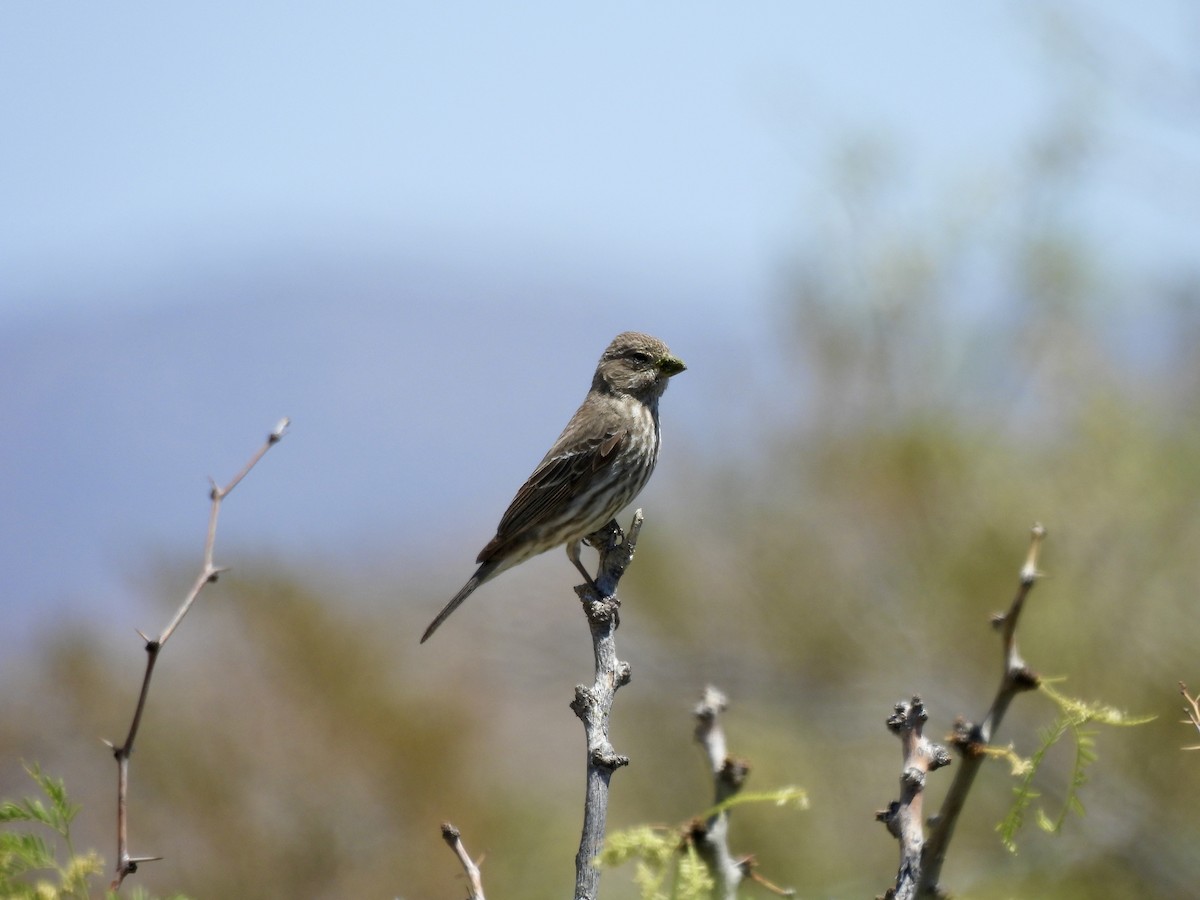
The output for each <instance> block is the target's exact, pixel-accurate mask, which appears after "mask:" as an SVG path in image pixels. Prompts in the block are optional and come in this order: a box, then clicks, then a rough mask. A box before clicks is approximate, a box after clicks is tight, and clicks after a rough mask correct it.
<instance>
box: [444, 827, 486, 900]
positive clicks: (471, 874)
mask: <svg viewBox="0 0 1200 900" xmlns="http://www.w3.org/2000/svg"><path fill="white" fill-rule="evenodd" d="M442 840H444V841H445V842H446V843H447V844H448V845H449V846H450V849H451V850H453V851H454V855H455V856H457V857H458V861H459V862H460V863H462V867H463V869H464V870H465V871H466V873H467V890H469V891H470V893H469V894H468V895H467V900H486V898H485V897H484V896H483V878H482V877H481V875H480V872H479V866H478V865H477V864H476V863H475V861H474V860H472V859H471V857H470V855H469V854H468V853H467V848H466V847H464V846H463V842H462V835H461V834H460V833H459V830H458V829H457V828H455V827H454V826H453V825H451V824H450V823H449V822H444V823H442Z"/></svg>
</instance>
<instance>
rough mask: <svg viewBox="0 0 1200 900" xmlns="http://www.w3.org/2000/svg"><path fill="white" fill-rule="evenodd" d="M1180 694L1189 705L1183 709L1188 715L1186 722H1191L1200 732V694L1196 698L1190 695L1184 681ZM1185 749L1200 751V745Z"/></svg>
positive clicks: (1180, 686) (1181, 683) (1180, 684)
mask: <svg viewBox="0 0 1200 900" xmlns="http://www.w3.org/2000/svg"><path fill="white" fill-rule="evenodd" d="M1179 693H1181V694H1182V695H1183V699H1184V700H1186V701H1187V704H1188V705H1187V706H1185V707H1184V708H1183V711H1184V712H1185V713H1187V719H1186V720H1185V721H1187V722H1191V723H1192V725H1193V726H1195V728H1196V730H1197V731H1200V694H1196V695H1195V696H1192V695H1191V694H1189V693H1188V689H1187V685H1186V684H1184V683H1183V682H1182V681H1181V682H1179ZM1183 749H1184V750H1200V745H1194V746H1191V747H1184V748H1183Z"/></svg>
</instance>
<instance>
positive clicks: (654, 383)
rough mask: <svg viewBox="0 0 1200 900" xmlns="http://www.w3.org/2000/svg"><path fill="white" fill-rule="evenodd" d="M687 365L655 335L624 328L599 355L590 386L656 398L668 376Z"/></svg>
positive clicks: (642, 397) (601, 389) (665, 383)
mask: <svg viewBox="0 0 1200 900" xmlns="http://www.w3.org/2000/svg"><path fill="white" fill-rule="evenodd" d="M686 368H687V366H685V365H684V364H683V361H682V360H680V359H678V358H676V357H674V356H672V355H671V351H670V349H668V347H667V345H666V344H664V343H663V342H662V341H660V340H659V339H658V338H656V337H651V336H650V335H648V334H641V333H640V332H637V331H625V332H622V333H621V334H618V335H617V336H616V337H615V338H613V342H612V343H611V344H609V345H608V349H607V350H605V351H604V355H603V356H601V357H600V363H599V365H597V366H596V377H595V378H594V379H593V380H592V390H600V391H605V392H612V393H618V394H632V395H633V396H635V397H637V398H638V399H639V400H643V401H649V400H656V399H658V398H659V397H661V396H662V392H663V391H665V390H666V389H667V379H669V378H670V377H671V376H672V375H678V374H679V373H680V372H682V371H683V370H684V369H686Z"/></svg>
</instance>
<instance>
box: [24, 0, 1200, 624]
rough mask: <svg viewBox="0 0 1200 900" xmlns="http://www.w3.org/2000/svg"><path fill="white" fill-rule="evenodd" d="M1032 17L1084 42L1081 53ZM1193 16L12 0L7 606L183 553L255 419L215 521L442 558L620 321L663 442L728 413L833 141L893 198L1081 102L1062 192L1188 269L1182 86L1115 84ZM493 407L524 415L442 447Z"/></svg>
mask: <svg viewBox="0 0 1200 900" xmlns="http://www.w3.org/2000/svg"><path fill="white" fill-rule="evenodd" d="M1048 9H1049V10H1053V11H1059V12H1062V13H1063V15H1064V16H1065V17H1066V20H1067V21H1071V22H1074V23H1075V24H1076V25H1080V26H1081V27H1083V28H1084V30H1085V31H1086V32H1087V33H1088V35H1089V36H1090V37H1092V38H1095V39H1097V40H1099V41H1100V42H1101V43H1102V44H1103V45H1105V46H1106V47H1108V48H1110V49H1113V50H1115V51H1117V52H1118V55H1119V59H1118V63H1119V65H1118V66H1117V69H1116V70H1115V71H1112V72H1109V73H1108V75H1107V76H1106V77H1107V78H1108V80H1106V78H1105V77H1097V75H1096V73H1095V72H1089V71H1086V67H1084V69H1083V70H1081V69H1080V68H1079V67H1078V66H1073V65H1071V64H1068V63H1064V62H1063V61H1062V60H1063V58H1064V57H1063V54H1062V53H1061V52H1057V51H1056V50H1055V44H1054V42H1055V40H1056V38H1054V37H1053V35H1054V34H1056V32H1055V30H1054V29H1053V28H1052V27H1050V26H1049V25H1048V24H1047V23H1048V21H1049V18H1048V13H1047V10H1048ZM1197 33H1200V26H1198V25H1197V22H1196V21H1195V17H1194V16H1193V15H1192V14H1191V13H1189V11H1188V7H1187V6H1186V4H1184V3H1178V4H1176V3H1156V4H1142V5H1140V6H1139V7H1138V8H1137V10H1131V9H1130V8H1128V7H1127V5H1125V4H1118V3H1116V2H1103V3H1094V4H1089V5H1088V6H1087V8H1086V15H1085V14H1084V11H1083V9H1082V8H1077V7H1073V6H1070V5H1066V4H1063V5H1058V4H1055V5H1053V6H1047V5H1046V4H1041V3H1015V4H1014V3H1000V2H980V3H969V4H968V3H950V2H938V3H918V4H895V3H888V4H885V3H872V4H866V3H851V4H824V5H820V6H818V5H815V4H801V3H783V2H776V3H757V4H737V5H735V4H714V3H653V4H647V3H638V4H629V3H617V4H606V5H604V6H603V7H584V6H582V5H579V4H560V3H554V4H550V3H526V4H488V3H451V4H446V3H443V4H405V3H384V2H378V3H371V2H348V3H338V4H317V3H286V4H285V3H249V4H247V3H228V2H212V3H208V4H204V5H199V6H197V5H184V4H165V3H157V4H151V3H120V4H111V3H110V4H75V3H58V2H17V0H13V2H6V3H4V4H3V5H2V6H0V123H3V125H2V127H3V139H0V378H2V379H3V382H4V383H5V384H6V385H7V387H6V392H5V394H4V395H3V396H0V417H2V419H3V421H4V422H5V430H4V432H3V433H0V479H2V480H3V481H4V482H5V483H6V484H9V485H11V486H12V493H11V494H10V496H9V498H8V503H7V505H6V508H5V511H4V514H3V515H4V520H3V522H2V524H3V526H4V527H3V532H4V533H5V534H6V535H7V536H8V539H7V540H6V541H5V542H4V545H3V546H0V568H3V569H4V570H5V571H6V572H7V573H8V577H9V581H8V594H7V599H10V600H11V602H12V603H13V604H14V606H17V607H19V608H20V609H23V610H29V609H39V610H43V611H47V612H48V613H49V614H53V611H54V610H55V609H58V608H61V605H62V604H69V603H70V602H71V600H70V598H72V597H74V598H75V601H76V602H78V599H79V598H80V597H94V596H95V595H96V594H101V595H112V596H115V595H118V594H122V593H123V592H125V591H127V590H128V581H129V579H130V578H133V579H134V580H135V581H136V580H137V578H138V574H137V573H139V572H141V571H143V569H144V565H145V563H144V556H145V554H146V553H147V552H148V551H150V552H157V553H161V554H163V555H170V554H175V553H180V554H182V553H190V552H192V551H191V550H190V549H188V548H192V547H193V544H196V545H197V546H198V541H199V537H200V528H201V524H202V521H203V516H204V510H203V484H204V482H203V477H204V476H205V475H207V474H210V473H211V474H213V475H214V476H216V477H218V478H222V477H224V473H228V472H231V471H234V470H236V468H237V466H239V465H240V464H241V462H242V460H243V459H244V457H245V456H246V455H247V454H248V453H249V452H250V450H251V449H252V448H253V446H254V444H255V442H256V441H257V440H258V438H259V436H260V435H261V434H264V433H265V432H266V430H267V429H269V428H270V427H271V426H272V425H273V424H274V422H275V421H276V420H277V419H278V418H279V416H281V415H285V414H286V415H290V416H292V418H293V419H294V420H295V421H296V426H295V429H294V433H293V436H292V437H290V438H289V440H288V442H285V444H284V445H283V447H281V448H280V452H279V453H278V454H277V455H276V457H275V458H273V459H271V460H268V472H267V473H264V474H261V475H256V482H255V483H257V484H260V485H261V488H256V487H255V483H251V484H249V485H248V486H247V487H248V488H249V489H248V490H246V492H245V494H244V495H241V496H239V497H237V498H235V499H236V501H237V503H239V504H241V503H244V504H246V511H245V513H242V514H239V513H237V512H236V510H231V512H230V514H228V516H227V519H226V523H227V524H226V525H225V526H223V527H226V528H228V529H229V538H230V539H231V543H236V542H237V541H239V540H241V541H243V543H244V545H254V546H258V547H263V546H265V547H266V549H267V550H268V551H278V552H279V553H281V554H283V555H288V554H295V555H300V556H304V555H306V554H308V553H309V552H310V551H312V550H313V549H314V548H318V549H319V550H320V551H322V552H337V551H338V550H345V549H346V548H347V547H361V546H363V545H364V544H370V545H372V546H374V547H381V546H393V547H402V546H404V544H403V542H402V541H401V540H400V539H399V535H401V534H403V535H404V540H405V541H409V542H411V543H410V544H409V545H408V546H410V547H411V546H422V547H425V548H427V549H428V548H433V547H435V545H436V546H438V547H442V548H443V549H444V546H450V545H453V546H458V545H459V544H460V543H464V542H465V547H463V549H462V551H461V553H460V554H459V555H460V557H461V559H462V561H463V566H464V569H463V571H465V566H466V565H467V564H468V563H469V561H470V559H471V558H473V556H474V553H475V551H476V550H477V549H478V546H480V545H481V544H482V543H483V542H484V541H485V540H486V538H487V537H488V536H489V533H490V532H489V529H490V528H491V527H492V526H493V525H494V523H495V520H496V517H497V516H498V515H499V512H500V511H501V510H502V509H503V507H504V505H505V503H507V501H508V499H509V497H510V496H511V493H512V491H513V490H514V489H515V488H516V486H517V485H519V483H520V481H521V479H522V478H524V476H525V475H526V474H527V472H528V470H529V469H530V468H531V467H532V465H533V463H534V462H536V460H537V459H538V458H539V457H540V455H541V453H542V452H543V451H544V448H545V446H546V445H547V444H548V443H549V441H550V440H552V438H553V436H554V435H555V434H557V429H558V428H560V427H561V425H562V423H563V422H564V421H565V419H566V417H567V416H568V415H569V414H570V411H571V410H572V409H574V404H576V403H577V402H578V401H579V399H580V395H581V393H582V391H583V389H584V386H585V385H586V382H587V379H588V377H589V376H590V371H591V367H592V365H593V362H594V359H595V358H596V357H597V356H598V355H599V352H600V350H601V349H602V348H603V346H604V344H605V343H606V342H607V341H608V340H609V338H610V337H611V336H612V335H613V334H615V333H616V332H617V331H620V330H624V329H625V328H629V327H636V328H642V329H645V330H649V331H653V332H655V333H657V334H660V335H661V336H662V337H664V338H666V339H667V340H668V341H669V342H670V343H671V344H672V347H673V348H674V349H675V350H676V351H677V352H679V353H680V354H681V355H682V356H683V357H684V358H685V359H686V360H687V361H688V362H689V366H690V368H689V371H688V373H687V375H686V379H687V380H686V381H684V380H682V379H681V381H680V385H679V387H673V388H672V391H671V394H670V395H669V396H668V397H667V404H666V405H667V415H668V417H669V421H668V426H669V428H670V429H671V430H670V432H669V442H670V441H676V442H677V446H679V447H681V448H690V450H691V452H692V453H693V454H695V453H696V452H697V450H698V449H703V448H707V447H708V446H710V445H712V444H715V443H718V442H720V441H724V440H728V434H723V435H715V436H714V434H713V429H712V426H711V422H710V421H709V420H708V419H707V418H706V417H705V415H704V411H703V410H702V408H701V404H700V400H699V398H700V397H702V396H704V395H705V394H706V392H711V391H712V390H713V386H714V385H716V384H720V383H723V376H722V372H724V371H727V368H726V364H727V362H728V361H729V360H730V359H744V358H746V357H745V356H744V354H746V353H747V352H751V353H752V352H753V351H752V350H750V351H748V350H747V348H753V347H755V346H756V345H755V343H754V342H755V341H756V340H761V339H763V337H764V335H765V334H767V333H768V332H769V331H770V329H771V327H772V320H771V318H770V316H769V314H768V313H767V310H768V309H769V308H770V307H771V305H772V304H773V303H776V302H777V300H778V294H779V292H780V290H781V288H780V278H781V274H780V272H781V270H782V269H783V268H784V267H786V265H787V263H788V262H789V261H790V259H791V258H792V257H793V255H794V254H795V252H796V251H797V248H801V247H804V246H806V245H807V243H806V242H807V241H808V239H809V238H811V237H812V236H813V235H814V233H817V232H820V231H821V230H822V229H826V228H829V227H837V224H838V222H839V221H840V220H839V214H840V210H839V209H838V201H837V190H836V187H835V185H834V184H832V183H831V173H832V172H833V165H832V163H831V160H832V158H833V157H834V156H836V153H837V151H838V148H839V147H843V146H845V145H846V144H847V143H848V142H851V141H852V140H854V139H858V138H862V137H863V136H864V135H865V136H867V137H869V138H871V139H874V140H876V141H878V142H879V143H880V144H881V145H884V146H888V147H890V148H892V152H893V160H894V162H893V165H894V166H895V169H896V172H897V173H898V178H897V182H898V185H899V193H900V195H901V197H900V200H899V201H898V204H897V209H898V212H897V213H896V214H897V215H898V216H899V217H900V220H901V222H902V223H907V221H909V220H910V219H911V220H912V221H913V225H914V227H921V224H920V223H921V217H922V214H923V213H924V212H925V211H928V210H935V211H936V210H937V209H939V208H941V207H943V206H944V205H945V204H944V201H945V198H946V196H947V194H948V193H949V194H953V192H954V190H955V186H956V185H957V184H960V183H961V184H973V183H977V182H978V180H979V179H980V178H984V179H989V178H990V179H992V183H993V184H998V185H1000V186H1001V188H1003V185H1004V184H1005V179H1006V178H1011V177H1012V174H1013V172H1014V171H1015V170H1016V169H1018V168H1019V166H1020V163H1022V162H1023V161H1024V158H1025V157H1024V154H1026V153H1027V152H1028V148H1029V144H1030V140H1031V136H1032V135H1035V134H1037V133H1039V132H1041V131H1044V130H1045V127H1046V125H1047V123H1048V122H1050V121H1053V120H1054V119H1055V117H1060V116H1063V115H1066V114H1070V113H1072V109H1071V108H1070V106H1069V103H1066V100H1069V99H1070V98H1072V97H1084V98H1086V100H1087V104H1086V109H1085V110H1084V112H1085V115H1086V116H1090V117H1091V118H1090V120H1089V122H1090V126H1091V127H1092V128H1093V130H1094V139H1095V140H1096V141H1097V143H1098V145H1099V148H1098V149H1099V152H1098V153H1097V156H1096V161H1095V163H1094V165H1093V166H1092V167H1091V168H1090V169H1089V170H1088V171H1087V172H1086V173H1085V176H1086V182H1087V183H1086V184H1084V185H1083V186H1082V187H1081V188H1080V191H1079V193H1080V195H1081V196H1077V197H1073V198H1071V200H1070V203H1069V204H1064V208H1065V207H1067V206H1069V209H1070V214H1071V215H1072V216H1074V217H1076V218H1077V219H1078V220H1079V221H1078V225H1079V228H1080V229H1081V230H1082V231H1083V232H1085V233H1086V234H1088V235H1089V236H1091V237H1093V239H1094V240H1095V241H1096V243H1097V245H1098V247H1099V248H1100V249H1101V250H1102V251H1103V253H1104V254H1105V256H1106V258H1107V257H1108V256H1109V255H1110V254H1111V258H1112V259H1114V260H1118V259H1119V260H1120V262H1121V264H1122V265H1123V266H1125V267H1126V268H1128V267H1129V266H1132V267H1134V268H1137V267H1139V266H1140V267H1142V268H1144V269H1151V270H1153V269H1154V267H1155V266H1156V265H1158V264H1159V263H1160V262H1161V261H1163V260H1168V261H1171V264H1172V266H1173V267H1174V268H1178V266H1177V262H1178V260H1181V259H1182V260H1184V261H1192V262H1194V260H1195V259H1196V258H1200V248H1198V247H1197V246H1196V245H1197V235H1200V223H1198V222H1197V218H1198V217H1200V213H1198V212H1197V210H1200V181H1197V180H1196V179H1191V180H1189V175H1190V173H1191V172H1193V171H1195V165H1194V163H1195V160H1196V159H1197V157H1200V144H1198V141H1200V129H1195V128H1194V125H1193V123H1194V121H1195V119H1194V117H1192V118H1189V117H1188V116H1187V115H1186V111H1187V110H1188V109H1191V108H1194V107H1191V106H1189V104H1190V103H1194V102H1195V101H1194V98H1191V97H1189V96H1184V97H1183V98H1182V100H1180V99H1179V98H1176V97H1172V96H1165V97H1158V98H1155V99H1158V100H1165V101H1166V102H1165V107H1166V109H1165V111H1164V110H1163V109H1162V108H1158V109H1156V110H1154V113H1153V114H1147V112H1146V108H1147V107H1148V106H1150V107H1154V106H1155V104H1154V103H1150V104H1147V102H1146V97H1144V96H1138V90H1139V88H1138V86H1139V85H1141V86H1142V87H1145V86H1146V85H1147V84H1149V85H1150V87H1151V90H1153V89H1154V88H1155V87H1156V86H1158V85H1161V84H1162V83H1163V81H1162V79H1160V78H1158V77H1157V76H1156V75H1155V72H1154V70H1153V67H1150V69H1149V70H1147V68H1146V66H1145V65H1144V64H1145V62H1146V60H1147V59H1151V60H1153V59H1156V58H1157V54H1162V58H1163V59H1165V60H1166V61H1167V62H1168V64H1180V63H1182V64H1183V65H1191V60H1192V59H1193V58H1194V53H1192V52H1191V50H1192V48H1193V47H1194V42H1195V39H1196V35H1197ZM1060 34H1061V33H1060ZM1148 71H1149V77H1148V80H1147V77H1145V76H1147V72H1148ZM1185 94H1186V91H1185ZM1181 110H1182V111H1184V114H1183V115H1180V111H1181ZM1193 201H1194V202H1193ZM1049 202H1050V203H1051V204H1053V202H1054V198H1050V200H1049ZM935 215H936V213H935ZM514 337H519V339H520V340H521V341H522V342H523V343H522V344H521V346H522V348H523V350H524V353H523V354H522V355H520V356H519V357H518V358H517V359H516V360H515V361H513V360H511V359H509V358H508V357H509V356H510V355H511V354H507V353H506V351H505V350H504V347H503V342H504V341H505V340H513V339H514ZM497 338H499V339H500V340H497ZM531 360H536V363H531ZM559 372H562V373H564V375H563V377H562V378H559V377H557V375H556V374H552V375H548V374H547V373H559ZM770 378H771V373H770V372H769V371H765V370H764V371H756V372H753V373H751V375H750V376H748V380H747V381H746V382H740V383H739V389H745V390H755V389H756V388H758V387H761V386H762V385H763V384H764V383H767V382H769V379H770ZM518 379H521V380H520V381H518ZM535 380H536V382H537V384H536V385H533V384H530V383H528V382H532V381H535ZM529 398H536V399H534V400H530V399H529ZM725 402H726V403H727V404H728V405H729V407H730V408H731V409H732V410H733V411H734V412H736V410H737V408H738V404H737V398H736V396H731V397H727V398H725ZM406 403H407V404H416V405H415V406H413V407H412V409H411V412H412V416H413V419H412V422H410V421H408V420H406V419H405V417H404V416H402V415H400V414H399V412H398V409H399V408H400V406H402V405H403V404H406ZM514 409H517V410H519V411H520V413H521V415H523V416H524V417H525V418H523V419H522V428H523V429H524V430H525V431H526V432H527V434H523V435H522V437H521V439H520V440H517V439H514V438H513V437H512V436H510V435H508V434H504V439H503V440H494V441H492V442H491V443H489V444H488V446H487V448H486V452H485V451H484V449H477V448H474V447H472V446H471V443H470V442H471V441H472V440H473V437H472V436H473V434H474V433H476V432H482V433H483V434H485V435H488V434H498V433H503V429H504V428H505V427H506V423H507V422H509V421H510V420H511V417H512V415H513V410H514ZM413 422H415V426H414V425H413ZM439 429H444V432H443V431H439ZM736 431H737V429H727V432H729V433H735V432H736ZM429 434H436V435H437V437H438V440H437V441H436V442H434V443H432V444H421V443H420V442H417V441H414V435H416V436H419V437H421V438H425V437H426V436H428V435H429ZM421 448H423V449H421ZM469 451H473V454H472V452H469ZM670 453H671V444H670V443H668V448H667V451H666V458H667V459H669V458H670ZM464 462H466V464H465V465H464ZM271 467H274V472H275V474H270V469H271ZM670 477H671V476H670V475H661V476H656V485H657V484H658V483H660V482H663V481H668V480H669V478H670ZM198 486H199V488H198ZM653 489H654V487H653V486H652V490H653ZM256 490H261V494H256V493H255V491H256ZM232 502H233V501H231V503H232ZM256 504H257V506H256ZM240 515H245V516H246V518H245V519H241V518H240V517H239V516H240ZM239 523H243V524H239ZM239 528H245V531H244V532H241V533H239V531H238V529H239ZM451 535H452V537H450V536H451ZM193 537H194V538H195V540H192V538H193ZM447 538H449V539H447ZM421 542H424V543H423V544H422V543H421ZM412 556H413V558H414V559H422V558H423V556H422V553H421V552H420V551H413V552H412ZM172 558H173V557H172ZM396 565H397V567H398V566H399V565H400V563H399V562H397V563H396ZM462 574H463V572H460V571H459V570H458V569H455V570H454V572H453V573H452V574H449V575H447V576H446V586H447V587H446V589H447V590H450V589H452V588H455V587H457V584H458V583H459V582H460V581H461V580H462V579H461V577H460V575H462ZM0 599H4V598H0Z"/></svg>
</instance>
